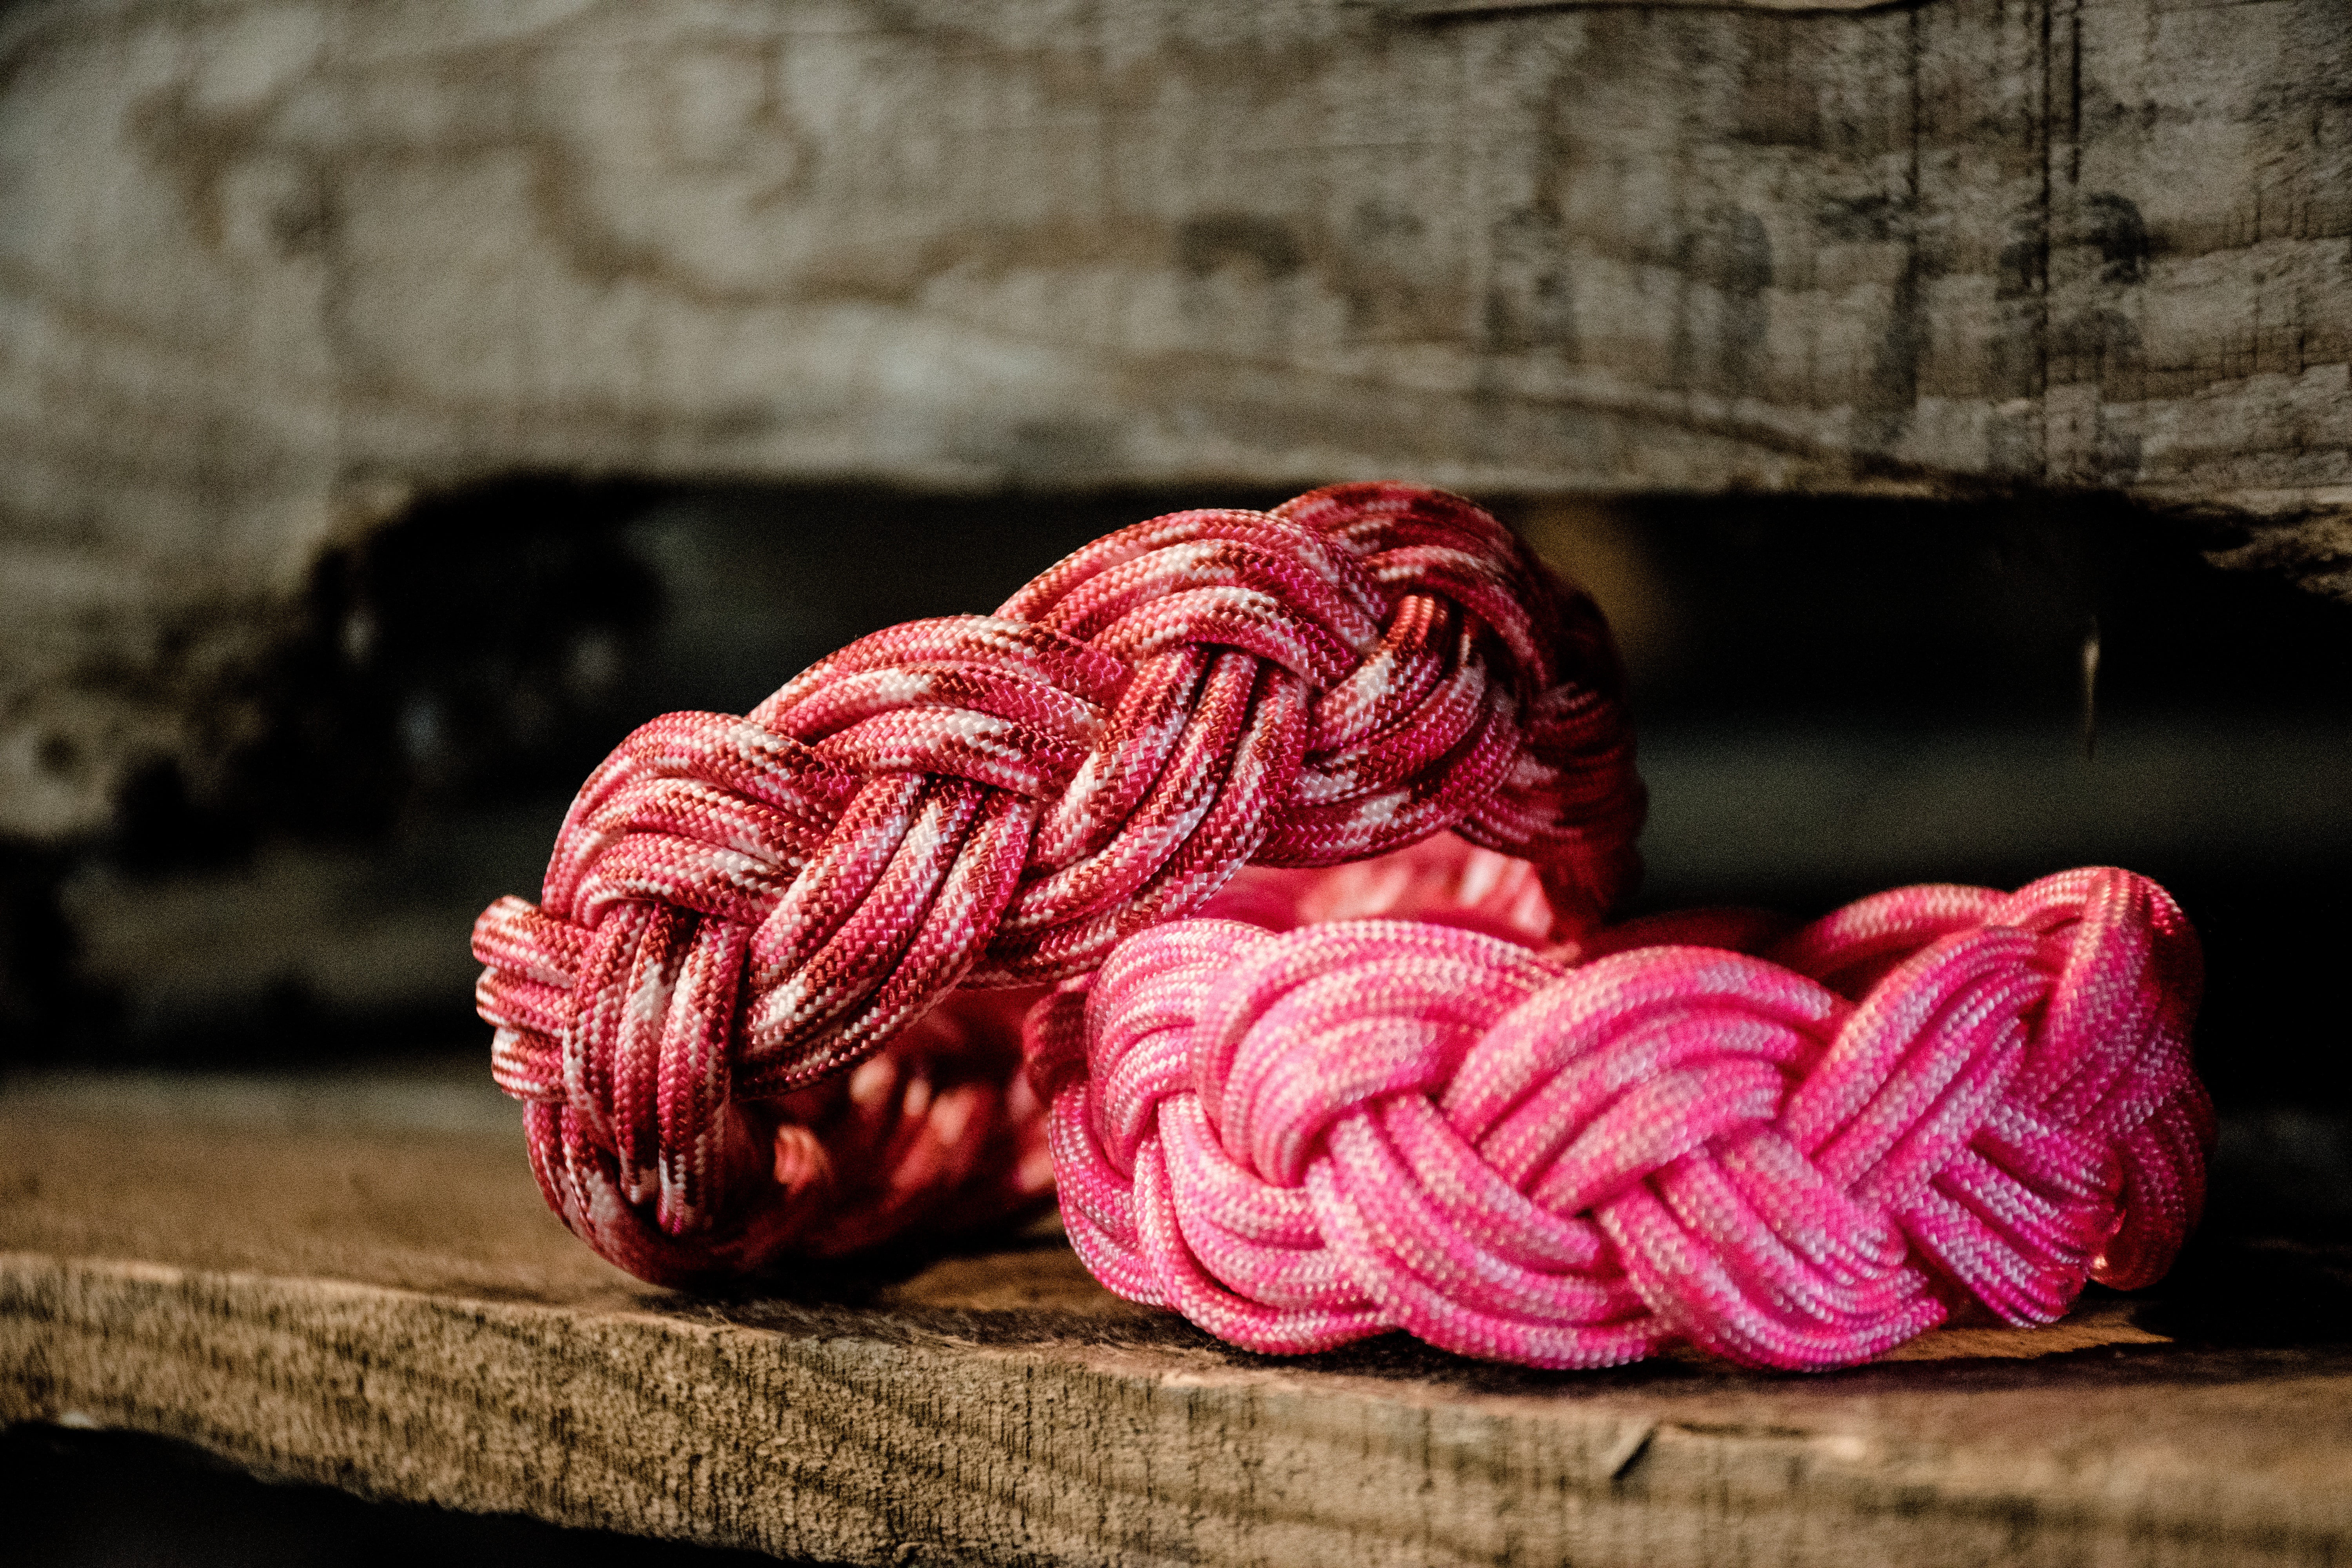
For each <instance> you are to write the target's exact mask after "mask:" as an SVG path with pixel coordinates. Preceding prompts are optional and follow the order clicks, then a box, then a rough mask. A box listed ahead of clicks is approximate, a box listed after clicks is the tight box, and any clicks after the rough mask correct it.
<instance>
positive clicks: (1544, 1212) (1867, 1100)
mask: <svg viewBox="0 0 2352 1568" xmlns="http://www.w3.org/2000/svg"><path fill="white" fill-rule="evenodd" d="M1451 853H1452V855H1453V858H1454V862H1455V869H1454V873H1453V874H1452V880H1453V883H1454V888H1455V889H1456V896H1455V897H1454V899H1453V900H1451V903H1452V905H1453V907H1452V908H1451V909H1448V908H1447V907H1446V906H1447V904H1448V902H1449V900H1448V899H1447V897H1446V883H1447V881H1448V872H1447V868H1446V866H1445V864H1444V860H1445V858H1446V856H1447V854H1448V851H1447V850H1445V849H1444V848H1443V847H1433V848H1432V849H1431V850H1429V851H1427V852H1424V854H1423V864H1422V865H1421V866H1420V867H1418V868H1415V869H1414V871H1413V872H1412V874H1410V875H1391V876H1390V878H1389V879H1388V883H1387V885H1386V886H1385V887H1382V886H1381V885H1380V879H1379V878H1378V876H1377V874H1372V875H1365V876H1360V877H1358V878H1356V879H1355V886H1354V888H1353V889H1350V888H1349V887H1347V886H1336V885H1335V886H1327V887H1322V888H1299V889H1295V890H1294V892H1295V894H1296V897H1295V898H1294V899H1293V900H1290V907H1288V908H1286V907H1285V905H1286V900H1285V898H1284V897H1283V896H1282V894H1283V889H1264V888H1260V889H1236V892H1235V895H1234V896H1233V897H1231V898H1229V899H1228V900H1226V901H1225V902H1224V903H1223V906H1222V908H1220V909H1219V910H1214V911H1213V912H1218V913H1234V914H1244V915H1246V916H1247V917H1248V918H1249V920H1251V921H1256V922H1260V923H1244V921H1237V920H1223V919H1200V920H1188V921H1175V922H1172V923H1170V924H1167V925H1163V926H1160V928H1158V929H1156V930H1154V931H1148V932H1144V933H1141V934H1139V935H1138V936H1136V937H1133V938H1131V939H1129V941H1127V942H1124V943H1122V944H1121V945H1120V946H1119V948H1118V951H1117V952H1114V953H1113V954H1112V955H1111V957H1110V959H1109V961H1108V963H1105V964H1104V965H1103V967H1102V969H1101V971H1100V972H1099V973H1097V974H1095V975H1092V976H1088V977H1086V978H1083V979H1080V980H1076V981H1072V982H1069V983H1067V984H1065V985H1063V986H1062V987H1061V988H1060V989H1059V990H1057V991H1056V992H1055V993H1054V994H1053V995H1052V996H1051V998H1050V999H1049V1000H1048V1001H1046V1002H1045V1004H1043V1005H1040V1006H1039V1007H1037V1008H1036V1009H1035V1010H1034V1012H1032V1013H1031V1015H1030V1016H1029V1020H1028V1035H1029V1049H1030V1053H1031V1062H1030V1071H1031V1076H1032V1078H1033V1079H1034V1081H1035V1083H1036V1084H1037V1087H1038V1089H1039V1091H1040V1092H1042V1093H1044V1094H1045V1095H1046V1096H1048V1097H1049V1098H1050V1100H1051V1101H1052V1109H1051V1121H1050V1129H1051V1141H1052V1148H1053V1153H1054V1163H1055V1170H1056V1174H1057V1177H1058V1181H1059V1185H1060V1194H1061V1203H1062V1212H1063V1215H1064V1217H1065V1219H1066V1223H1067V1226H1068V1230H1069V1234H1070V1237H1071V1240H1072V1242H1073V1243H1074V1244H1075V1245H1076V1247H1077V1249H1078V1252H1079V1255H1080V1256H1081V1257H1082V1258H1084V1259H1085V1260H1086V1262H1087V1267H1088V1268H1089V1269H1091V1270H1092V1271H1093V1273H1094V1275H1095V1277H1096V1278H1097V1279H1100V1280H1101V1281H1102V1282H1103V1283H1104V1284H1105V1285H1107V1286H1108V1287H1109V1288H1110V1289H1112V1290H1114V1291H1116V1292H1118V1294H1120V1295H1122V1296H1126V1297H1129V1299H1131V1300H1138V1301H1145V1302H1150V1303H1154V1304H1160V1305H1165V1306H1169V1307H1172V1308H1175V1309H1176V1310H1179V1311H1181V1312H1182V1313H1183V1314H1184V1315H1185V1316H1186V1317H1187V1318H1190V1319H1191V1320H1192V1321H1193V1322H1195V1323H1197V1324H1199V1325H1200V1326H1201V1327H1202V1328H1204V1329H1206V1330H1208V1331H1210V1332H1212V1333H1213V1334H1216V1335H1217V1336H1219V1337H1220V1338H1222V1339H1224V1340H1227V1341H1230V1342H1233V1343H1234V1344H1237V1345H1241V1346H1243V1347H1244V1348H1247V1349H1250V1350H1255V1351H1264V1352H1283V1353H1295V1352H1306V1351H1315V1350H1323V1349H1328V1348H1330V1347H1332V1346H1335V1345H1339V1344H1342V1343H1345V1342H1349V1341H1351V1340H1355V1339H1360V1338H1362V1337H1364V1336H1365V1335H1368V1334H1373V1333H1379V1332H1382V1331H1387V1330H1391V1329H1403V1330H1406V1331H1410V1332H1412V1333H1413V1334H1415V1335H1417V1336H1418V1337H1420V1338H1422V1339H1423V1340H1426V1341H1428V1342H1430V1343H1432V1344H1435V1345H1439V1346H1442V1347H1444V1348H1445V1349H1448V1350H1452V1351H1457V1352H1462V1353H1464V1354H1466V1355H1474V1356H1480V1357H1486V1358H1490V1359H1496V1360H1503V1361H1513V1362H1522V1363H1530V1364H1533V1365H1538V1366H1600V1365H1606V1364H1610V1363H1618V1362H1624V1361H1630V1360H1633V1359H1635V1358H1636V1357H1640V1356H1643V1355H1646V1354H1649V1353H1651V1352H1653V1351H1654V1350H1656V1349H1657V1348H1658V1347H1659V1346H1660V1345H1661V1344H1663V1343H1665V1342H1670V1341H1681V1342H1689V1343H1693V1344H1696V1345H1697V1346H1700V1347H1701V1348H1703V1349H1706V1350H1708V1351H1712V1352H1716V1353H1718V1354H1721V1355H1724V1356H1727V1357H1729V1358H1731V1359H1733V1360H1736V1361H1739V1362H1744V1363H1750V1364H1755V1365H1764V1366H1779V1367H1826V1366H1837V1365H1844V1364H1848V1363H1853V1362H1858V1361H1864V1360H1867V1359H1869V1358H1870V1357H1872V1356H1874V1355H1877V1354H1879V1353H1881V1352H1885V1350H1887V1349H1889V1348H1891V1347H1892V1346H1894V1345H1895V1344H1897V1343H1900V1342H1902V1341H1904V1340H1906V1339H1909V1338H1911V1337H1912V1336H1914V1335H1916V1334H1917V1333H1919V1332H1921V1331H1924V1330H1926V1329H1927V1328H1929V1327H1932V1326H1934V1325H1935V1324H1936V1323H1937V1322H1939V1321H1943V1320H1944V1319H1945V1318H1946V1317H1947V1315H1948V1314H1949V1313H1951V1312H1953V1311H1955V1310H1990V1313H1992V1314H1993V1315H1994V1316H1996V1317H1998V1318H2000V1319H2001V1320H2004V1321H2009V1322H2011V1323H2021V1324H2022V1323H2041V1322H2047V1321H2051V1320H2053V1319H2054V1318H2056V1317H2058V1316H2059V1315H2060V1314H2062V1313H2063V1312H2064V1311H2065V1310H2066V1309H2067V1308H2068V1307H2069V1306H2071V1305H2072V1304H2073V1302H2074V1299H2075V1297H2076V1295H2077V1294H2078V1293H2079V1292H2080V1291H2081V1290H2082V1289H2083V1286H2084V1282H2085V1280H2086V1279H2098V1280H2100V1281H2102V1282H2104V1283H2105V1284H2109V1285H2114V1286H2118V1287H2123V1288H2131V1287H2136V1286H2139V1285H2145V1284H2148V1283H2151V1282H2153V1281H2154V1280H2155V1279H2157V1278H2158V1277H2160V1276H2161V1275H2162V1274H2163V1273H2164V1271H2165V1270H2166V1269H2167V1268H2168V1267H2169V1266H2170V1264H2171V1261H2172V1258H2173V1257H2174V1256H2175V1254H2176V1253H2177V1252H2178V1251H2179V1247H2180V1245H2181V1243H2182V1241H2183V1240H2184V1239H2185V1238H2186V1237H2187V1235H2188V1233H2189V1229H2190V1227H2191V1226H2193V1225H2194V1224H2195V1222H2196V1218H2197V1212H2198V1209H2199V1207H2200V1202H2201V1198H2202V1194H2203V1190H2204V1168H2205V1158H2206V1154H2207V1152H2208V1151H2209V1149H2210V1144H2211V1139H2212V1126H2213V1124H2212V1110H2211V1105H2210V1101H2209V1100H2207V1099H2206V1096H2205V1092H2204V1089H2203V1088H2202V1087H2201V1086H2200V1084H2199V1082H2198V1080H2197V1079H2196V1077H2195V1075H2194V1074H2193V1073H2192V1072H2191V1070H2190V1068H2189V1053H2188V1030H2189V1020H2190V1017H2191V1016H2192V1014H2193V1013H2194V1011H2195V1008H2196V1003H2197V998H2198V992H2199V983H2200V958H2199V953H2198V947H2197V942H2196V938H2195V936H2194V935H2193V933H2192V932H2191V931H2189V925H2188V922H2187V921H2185V920H2184V919H2183V918H2182V916H2181V913H2180V911H2179V908H2178V907H2177V906H2175V905H2174V903H2173V902H2172V900H2170V898H2168V896H2167V895H2166V894H2165V893H2164V891H2163V889H2160V888H2158V887H2157V886H2156V884H2154V883H2152V882H2149V881H2147V880H2146V879H2142V878H2138V877H2135V876H2133V875H2131V874H2130V873H2128V872H2125V871H2119V870H2113V869H2089V870H2079V871H2070V872H2066V873H2064V874H2063V875H2060V876H2055V877H2050V878H2045V879H2042V880H2041V881H2039V882H2035V883H2033V884H2032V885H2031V886H2029V887H2027V888H2024V889H2021V890H2019V891H2018V892H2016V893H2013V894H2008V895H2003V894H2000V893H1997V892H1994V891H1992V890H1990V889H1981V888H1958V887H1920V888H1906V889H1900V890H1898V891H1895V892H1890V893H1885V894H1881V895H1879V896H1877V897H1875V898H1872V899H1867V900H1864V901H1862V902H1860V903H1857V904H1853V905H1851V906H1849V907H1847V908H1846V909H1843V910H1839V911H1837V912H1836V913H1834V914H1832V915H1831V916H1829V917H1828V918H1827V919H1825V920H1822V921H1818V922H1816V923H1814V924H1812V925H1811V926H1808V927H1806V928H1804V929H1803V930H1801V931H1797V932H1796V933H1795V934H1793V935H1790V936H1788V937H1785V938H1783V939H1781V940H1780V941H1778V942H1772V941H1770V938H1771V934H1772V922H1770V921H1769V920H1768V919H1761V918H1759V917H1758V916H1756V915H1755V914H1753V913H1752V912H1748V911H1738V910H1699V911H1694V912H1692V913H1690V914H1685V915H1681V916H1674V917H1665V918H1661V919H1654V920H1651V921H1641V922H1634V923H1633V924H1632V925H1629V926H1626V927H1621V928H1618V929H1616V930H1614V931H1602V932H1599V933H1595V934H1594V935H1593V936H1591V938H1590V939H1588V940H1587V941H1585V942H1570V943H1568V944H1565V945H1563V946H1562V947H1559V948H1557V949H1554V950H1553V951H1551V952H1549V953H1538V952H1536V951H1534V950H1533V949H1532V948H1531V947H1530V946H1529V945H1527V944H1528V942H1531V941H1533V940H1535V939H1536V933H1538V932H1539V931H1540V930H1541V926H1542V922H1541V921H1540V919H1539V918H1535V917H1531V916H1530V915H1529V914H1528V911H1527V910H1526V909H1525V907H1524V904H1523V903H1522V902H1521V901H1520V900H1521V899H1522V898H1523V897H1524V895H1525V894H1527V893H1528V891H1530V890H1531V879H1528V878H1524V877H1521V878H1518V879H1517V882H1518V884H1519V886H1517V888H1516V889H1515V888H1514V886H1513V882H1514V879H1513V878H1512V877H1511V875H1510V874H1509V873H1508V872H1501V873H1497V872H1496V871H1494V870H1493V869H1491V868H1486V867H1482V866H1481V865H1479V864H1478V861H1479V859H1480V857H1479V856H1478V854H1477V852H1475V851H1471V850H1469V849H1468V847H1466V846H1458V845H1457V846H1456V847H1454V849H1453V851H1451ZM1486 859H1490V860H1491V859H1497V857H1486ZM1344 875H1345V874H1334V877H1333V879H1332V881H1333V882H1334V883H1335V884H1336V883H1338V882H1339V878H1340V877H1342V876H1344ZM1414 883H1418V884H1419V890H1418V891H1414V890H1410V889H1411V886H1412V884H1414ZM1367 890H1370V891H1371V892H1372V893H1373V897H1372V898H1370V899H1362V898H1361V897H1360V895H1361V894H1362V893H1363V892H1365V891H1367ZM1400 891H1402V892H1403V904H1404V906H1407V907H1411V906H1414V905H1418V906H1419V907H1417V908H1410V912H1413V913H1415V914H1417V915H1419V916H1420V917H1421V918H1418V919H1414V920H1410V921H1401V920H1385V919H1370V920H1365V919H1357V920H1349V919H1345V918H1339V919H1337V920H1335V921H1334V922H1333V923H1323V924H1303V925H1300V926H1299V927H1298V929H1296V930H1291V931H1284V932H1281V933H1279V934H1277V933H1276V931H1268V930H1266V929H1264V927H1265V925H1268V924H1271V925H1277V926H1279V925H1284V924H1287V923H1289V922H1290V921H1292V920H1307V921H1313V920H1317V919H1318V918H1320V919H1330V918H1332V917H1335V916H1336V917H1345V916H1347V915H1349V914H1357V913H1365V912H1373V911H1374V910H1375V909H1376V908H1377V906H1378V904H1379V902H1380V900H1381V898H1382V897H1383V896H1390V895H1394V894H1396V893H1398V892H1400ZM1351 892H1352V893H1354V894H1356V895H1359V897H1358V900H1357V901H1356V904H1355V907H1353V908H1350V907H1349V901H1350V896H1351ZM1433 916H1434V917H1435V918H1431V917H1433ZM1754 947H1761V948H1763V956H1760V957H1759V956H1751V955H1750V954H1749V953H1748V952H1741V951H1738V950H1739V949H1742V948H1754Z"/></svg>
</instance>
